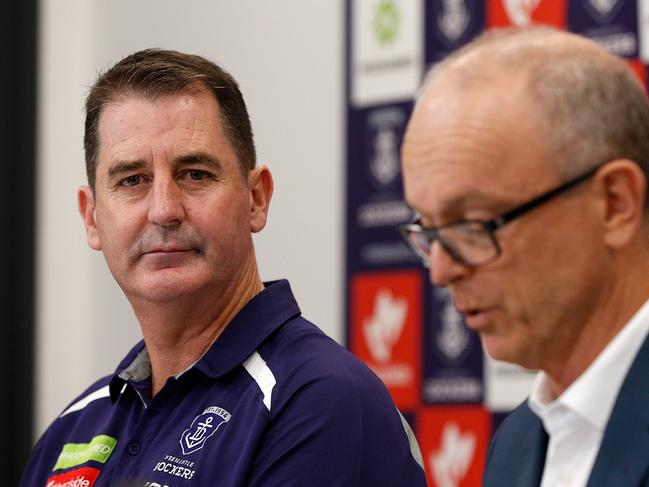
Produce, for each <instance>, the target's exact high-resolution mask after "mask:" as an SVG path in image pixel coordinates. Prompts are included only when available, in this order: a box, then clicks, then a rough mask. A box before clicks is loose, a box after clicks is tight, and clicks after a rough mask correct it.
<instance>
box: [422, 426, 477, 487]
mask: <svg viewBox="0 0 649 487" xmlns="http://www.w3.org/2000/svg"><path fill="white" fill-rule="evenodd" d="M476 443H477V437H476V434H475V433H473V432H470V431H468V432H466V433H464V434H462V433H461V431H460V427H459V426H458V424H457V423H455V422H453V421H451V422H449V423H446V424H445V425H444V430H443V431H442V439H441V444H440V447H439V450H437V451H434V452H433V453H431V455H430V459H429V460H430V462H429V464H430V469H431V473H432V477H433V478H434V479H435V484H436V485H437V486H438V487H458V486H459V485H460V484H461V483H462V480H464V478H465V477H466V474H467V472H468V471H469V467H471V462H472V461H473V457H474V455H475V450H476Z"/></svg>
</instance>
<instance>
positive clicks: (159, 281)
mask: <svg viewBox="0 0 649 487" xmlns="http://www.w3.org/2000/svg"><path fill="white" fill-rule="evenodd" d="M197 277H198V275H197V274H196V273H195V272H194V273H192V272H190V271H189V270H188V269H177V268H170V269H162V270H159V271H156V272H155V273H154V275H149V276H147V277H146V278H145V279H143V280H142V281H141V282H138V283H136V285H134V286H133V287H130V288H127V287H122V289H123V291H124V293H125V294H126V296H127V297H128V298H129V300H130V301H132V302H133V301H134V300H135V301H139V302H142V301H143V302H151V303H158V304H163V303H170V302H177V301H182V300H183V299H187V298H191V297H192V296H195V295H196V294H197V293H199V292H200V291H201V290H202V289H204V288H205V283H203V282H200V281H199V279H197Z"/></svg>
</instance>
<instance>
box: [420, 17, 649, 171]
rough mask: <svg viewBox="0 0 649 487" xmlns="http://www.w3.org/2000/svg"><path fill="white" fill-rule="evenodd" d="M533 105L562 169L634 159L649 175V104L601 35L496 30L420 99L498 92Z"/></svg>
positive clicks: (443, 70)
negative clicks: (504, 91) (592, 37)
mask: <svg viewBox="0 0 649 487" xmlns="http://www.w3.org/2000/svg"><path fill="white" fill-rule="evenodd" d="M503 84H505V85H508V86H509V93H508V99H509V100H511V101H512V103H521V104H525V105H527V106H528V107H529V118H530V120H532V121H533V122H534V123H535V124H536V125H537V127H538V130H539V131H540V132H541V133H543V134H545V144H546V146H547V147H546V148H547V151H548V153H549V154H550V155H551V156H552V157H551V158H552V160H553V161H555V162H556V163H557V164H558V170H559V171H560V173H561V174H562V175H563V176H564V177H569V176H572V175H574V174H577V173H579V172H582V171H583V170H584V169H587V168H589V167H591V166H593V165H595V164H597V163H598V162H601V161H604V160H607V159H613V158H627V159H631V160H633V161H635V162H637V163H638V164H639V165H640V166H641V167H642V168H643V170H644V171H645V174H647V175H649V169H648V168H649V104H648V103H647V98H646V95H645V93H644V90H643V88H642V86H641V85H640V83H639V81H638V79H637V78H636V77H635V76H634V75H633V73H632V72H631V70H630V69H629V67H628V66H627V64H626V63H625V62H624V61H623V60H622V59H620V58H618V57H616V56H613V55H611V54H609V53H607V52H606V51H604V50H603V49H602V48H601V47H599V46H598V45H597V44H595V43H594V42H592V41H590V40H587V39H585V38H583V37H581V36H578V35H575V34H571V33H567V32H563V31H559V30H556V29H552V28H550V27H533V28H525V29H520V28H511V29H500V30H493V31H488V32H487V33H485V34H483V35H482V36H480V37H478V38H477V39H475V40H474V41H473V42H471V43H469V44H467V45H466V46H465V47H464V48H462V49H460V50H458V51H456V52H454V53H453V54H452V55H450V56H449V57H447V58H446V59H445V60H443V61H442V62H441V63H439V64H437V65H436V66H435V67H434V68H433V69H432V70H431V72H430V73H429V75H428V77H427V80H426V82H425V84H424V87H423V89H422V92H421V94H420V97H419V100H418V105H423V104H427V103H430V102H431V100H433V101H434V99H435V98H436V97H445V98H447V99H448V98H449V97H452V96H458V97H464V96H469V95H471V94H476V93H477V94H479V96H480V97H481V98H488V97H490V96H491V95H492V92H493V89H494V87H499V86H501V85H503Z"/></svg>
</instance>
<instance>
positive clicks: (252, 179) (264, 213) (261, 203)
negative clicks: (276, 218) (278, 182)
mask: <svg viewBox="0 0 649 487" xmlns="http://www.w3.org/2000/svg"><path fill="white" fill-rule="evenodd" d="M248 189H249V190H250V231H251V232H253V233H257V232H259V231H261V230H262V229H263V228H264V227H265V226H266V219H267V218H268V208H269V206H270V199H271V198H272V196H273V176H272V175H271V173H270V169H268V167H266V166H259V167H256V168H255V169H253V170H251V171H250V172H249V173H248Z"/></svg>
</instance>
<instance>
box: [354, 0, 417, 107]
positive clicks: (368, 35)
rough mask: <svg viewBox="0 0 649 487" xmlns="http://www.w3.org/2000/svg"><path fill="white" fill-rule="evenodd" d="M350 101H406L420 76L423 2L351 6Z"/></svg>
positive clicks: (377, 0) (357, 0)
mask: <svg viewBox="0 0 649 487" xmlns="http://www.w3.org/2000/svg"><path fill="white" fill-rule="evenodd" d="M351 16H352V22H351V28H352V30H351V51H352V52H351V83H352V87H351V88H352V89H351V101H352V104H353V105H355V106H357V107H363V106H369V105H376V104H379V103H385V102H391V101H398V100H405V99H410V98H412V97H413V96H414V94H415V92H416V91H417V89H418V88H419V84H420V82H421V76H422V71H423V51H424V49H423V44H424V42H423V25H422V24H423V2H422V0H352V9H351Z"/></svg>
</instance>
